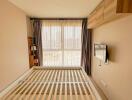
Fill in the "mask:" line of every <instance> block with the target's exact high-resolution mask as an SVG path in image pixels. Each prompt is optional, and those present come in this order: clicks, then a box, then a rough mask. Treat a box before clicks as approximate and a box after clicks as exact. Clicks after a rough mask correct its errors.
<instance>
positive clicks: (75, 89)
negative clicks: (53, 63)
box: [0, 67, 104, 100]
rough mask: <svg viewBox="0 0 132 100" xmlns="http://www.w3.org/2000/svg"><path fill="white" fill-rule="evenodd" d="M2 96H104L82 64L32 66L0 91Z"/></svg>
mask: <svg viewBox="0 0 132 100" xmlns="http://www.w3.org/2000/svg"><path fill="white" fill-rule="evenodd" d="M0 98H1V99H2V100H104V99H103V98H102V97H101V95H100V94H99V93H98V91H97V90H96V88H95V87H94V85H93V84H92V82H91V80H90V78H89V77H88V76H87V75H86V73H85V71H84V70H83V68H82V67H33V68H32V69H30V70H29V71H27V72H26V73H25V74H24V75H22V76H21V77H20V78H19V79H17V80H16V81H15V82H13V83H12V84H11V85H9V86H8V87H7V88H6V89H4V90H3V91H2V92H1V93H0Z"/></svg>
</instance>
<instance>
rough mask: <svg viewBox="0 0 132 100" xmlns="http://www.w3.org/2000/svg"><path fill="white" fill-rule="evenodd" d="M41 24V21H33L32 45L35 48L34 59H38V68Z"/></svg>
mask: <svg viewBox="0 0 132 100" xmlns="http://www.w3.org/2000/svg"><path fill="white" fill-rule="evenodd" d="M41 30H42V22H41V20H33V44H34V45H35V46H36V49H37V50H36V57H37V58H38V66H42V61H43V57H42V38H41V37H42V34H41Z"/></svg>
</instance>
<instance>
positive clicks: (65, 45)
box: [42, 20, 82, 66]
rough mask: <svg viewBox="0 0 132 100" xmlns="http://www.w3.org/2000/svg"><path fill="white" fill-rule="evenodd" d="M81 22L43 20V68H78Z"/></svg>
mask: <svg viewBox="0 0 132 100" xmlns="http://www.w3.org/2000/svg"><path fill="white" fill-rule="evenodd" d="M81 29H82V21H81V20H44V21H43V23H42V48H43V66H80V61H81Z"/></svg>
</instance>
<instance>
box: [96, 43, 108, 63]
mask: <svg viewBox="0 0 132 100" xmlns="http://www.w3.org/2000/svg"><path fill="white" fill-rule="evenodd" d="M94 56H95V57H96V58H98V59H100V60H101V61H103V62H104V63H107V61H108V51H107V45H105V44H94Z"/></svg>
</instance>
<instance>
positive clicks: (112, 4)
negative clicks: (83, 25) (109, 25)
mask: <svg viewBox="0 0 132 100" xmlns="http://www.w3.org/2000/svg"><path fill="white" fill-rule="evenodd" d="M120 1H122V0H103V1H102V2H101V3H100V4H99V5H98V6H97V7H96V9H95V10H94V11H93V12H92V13H91V14H90V15H89V16H88V28H96V27H98V26H100V25H101V24H104V23H106V22H110V21H112V20H115V19H117V18H120V17H122V16H126V15H127V14H124V12H125V10H124V9H122V10H121V7H124V6H123V5H121V4H122V3H120ZM123 1H129V0H123ZM131 1H132V0H131ZM129 5H131V6H132V3H131V4H129ZM125 7H128V6H125ZM119 8H120V9H119ZM129 9H132V8H131V7H129ZM127 13H131V10H128V9H127Z"/></svg>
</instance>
